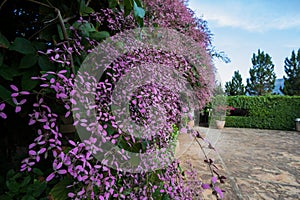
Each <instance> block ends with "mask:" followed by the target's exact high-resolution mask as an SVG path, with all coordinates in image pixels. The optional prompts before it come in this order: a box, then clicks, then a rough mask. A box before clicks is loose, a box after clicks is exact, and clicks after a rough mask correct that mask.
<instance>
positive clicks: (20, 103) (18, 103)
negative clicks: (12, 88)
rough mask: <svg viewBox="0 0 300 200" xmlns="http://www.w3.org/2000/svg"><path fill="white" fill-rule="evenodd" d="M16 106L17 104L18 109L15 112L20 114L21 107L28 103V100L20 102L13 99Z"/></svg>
mask: <svg viewBox="0 0 300 200" xmlns="http://www.w3.org/2000/svg"><path fill="white" fill-rule="evenodd" d="M12 100H13V102H14V104H16V109H15V112H16V113H18V112H20V111H21V109H22V108H21V105H23V104H24V103H26V101H27V100H26V99H22V100H21V101H20V102H18V101H17V99H16V98H12Z"/></svg>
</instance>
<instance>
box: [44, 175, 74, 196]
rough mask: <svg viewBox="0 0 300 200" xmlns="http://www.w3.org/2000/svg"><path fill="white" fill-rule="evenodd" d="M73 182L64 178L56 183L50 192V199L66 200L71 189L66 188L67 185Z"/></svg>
mask: <svg viewBox="0 0 300 200" xmlns="http://www.w3.org/2000/svg"><path fill="white" fill-rule="evenodd" d="M72 184H73V180H72V179H71V178H68V177H65V178H64V179H63V180H61V181H60V182H58V183H57V184H56V185H55V186H54V187H53V188H52V189H51V191H50V193H49V194H50V195H51V199H53V200H65V199H68V193H69V192H71V191H72V188H68V189H67V188H66V187H67V186H68V185H72Z"/></svg>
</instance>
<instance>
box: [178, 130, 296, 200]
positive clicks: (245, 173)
mask: <svg viewBox="0 0 300 200" xmlns="http://www.w3.org/2000/svg"><path fill="white" fill-rule="evenodd" d="M196 129H198V130H200V131H201V132H202V133H203V134H204V135H206V136H207V138H209V140H210V141H212V143H213V144H214V146H215V147H216V149H217V152H218V153H216V152H214V151H212V150H210V149H208V148H206V149H205V151H206V152H207V153H208V155H209V157H210V158H213V159H214V160H215V162H216V163H217V165H218V166H219V167H220V170H221V171H222V172H223V173H222V174H224V173H225V175H226V176H227V178H228V179H227V182H226V184H225V185H223V188H224V189H225V190H226V193H225V199H228V200H235V199H237V200H240V199H242V200H248V199H249V200H250V199H251V200H252V199H253V200H259V199H270V200H271V199H272V200H273V199H278V200H279V199H282V200H286V199H290V200H297V199H300V132H291V131H290V132H288V131H278V130H259V129H239V128H225V129H223V130H221V131H220V130H217V129H207V128H202V127H201V128H200V127H196ZM179 141H180V147H179V153H178V157H179V159H180V160H182V161H184V160H191V161H192V163H193V165H194V166H195V167H196V168H197V170H198V171H199V172H200V173H201V172H203V173H201V174H202V176H201V177H202V178H203V179H205V178H207V177H209V176H208V175H209V174H208V169H207V167H206V166H205V164H203V159H204V157H203V154H202V153H201V150H200V149H199V146H198V144H197V143H196V142H195V141H194V142H193V141H192V140H191V139H190V137H188V136H187V135H180V137H179ZM203 144H204V143H203ZM204 199H214V198H213V197H212V196H211V195H210V194H209V193H207V194H206V195H205V197H204Z"/></svg>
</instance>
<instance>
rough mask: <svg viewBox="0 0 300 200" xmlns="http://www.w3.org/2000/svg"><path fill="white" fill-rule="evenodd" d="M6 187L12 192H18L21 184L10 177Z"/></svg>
mask: <svg viewBox="0 0 300 200" xmlns="http://www.w3.org/2000/svg"><path fill="white" fill-rule="evenodd" d="M6 187H7V188H8V189H9V190H10V191H11V192H12V193H17V192H18V190H19V189H20V184H18V183H17V182H16V180H13V179H10V180H7V181H6Z"/></svg>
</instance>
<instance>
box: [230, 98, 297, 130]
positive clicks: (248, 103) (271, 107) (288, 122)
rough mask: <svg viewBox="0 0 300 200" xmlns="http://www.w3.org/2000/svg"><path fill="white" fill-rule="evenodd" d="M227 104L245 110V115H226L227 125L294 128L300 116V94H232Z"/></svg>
mask: <svg viewBox="0 0 300 200" xmlns="http://www.w3.org/2000/svg"><path fill="white" fill-rule="evenodd" d="M228 104H229V105H230V106H233V107H234V108H239V109H243V110H244V111H247V115H246V116H227V117H226V126H228V127H241V128H261V129H276V130H294V129H295V118H298V117H300V96H293V97H291V96H277V95H270V96H232V97H228Z"/></svg>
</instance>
